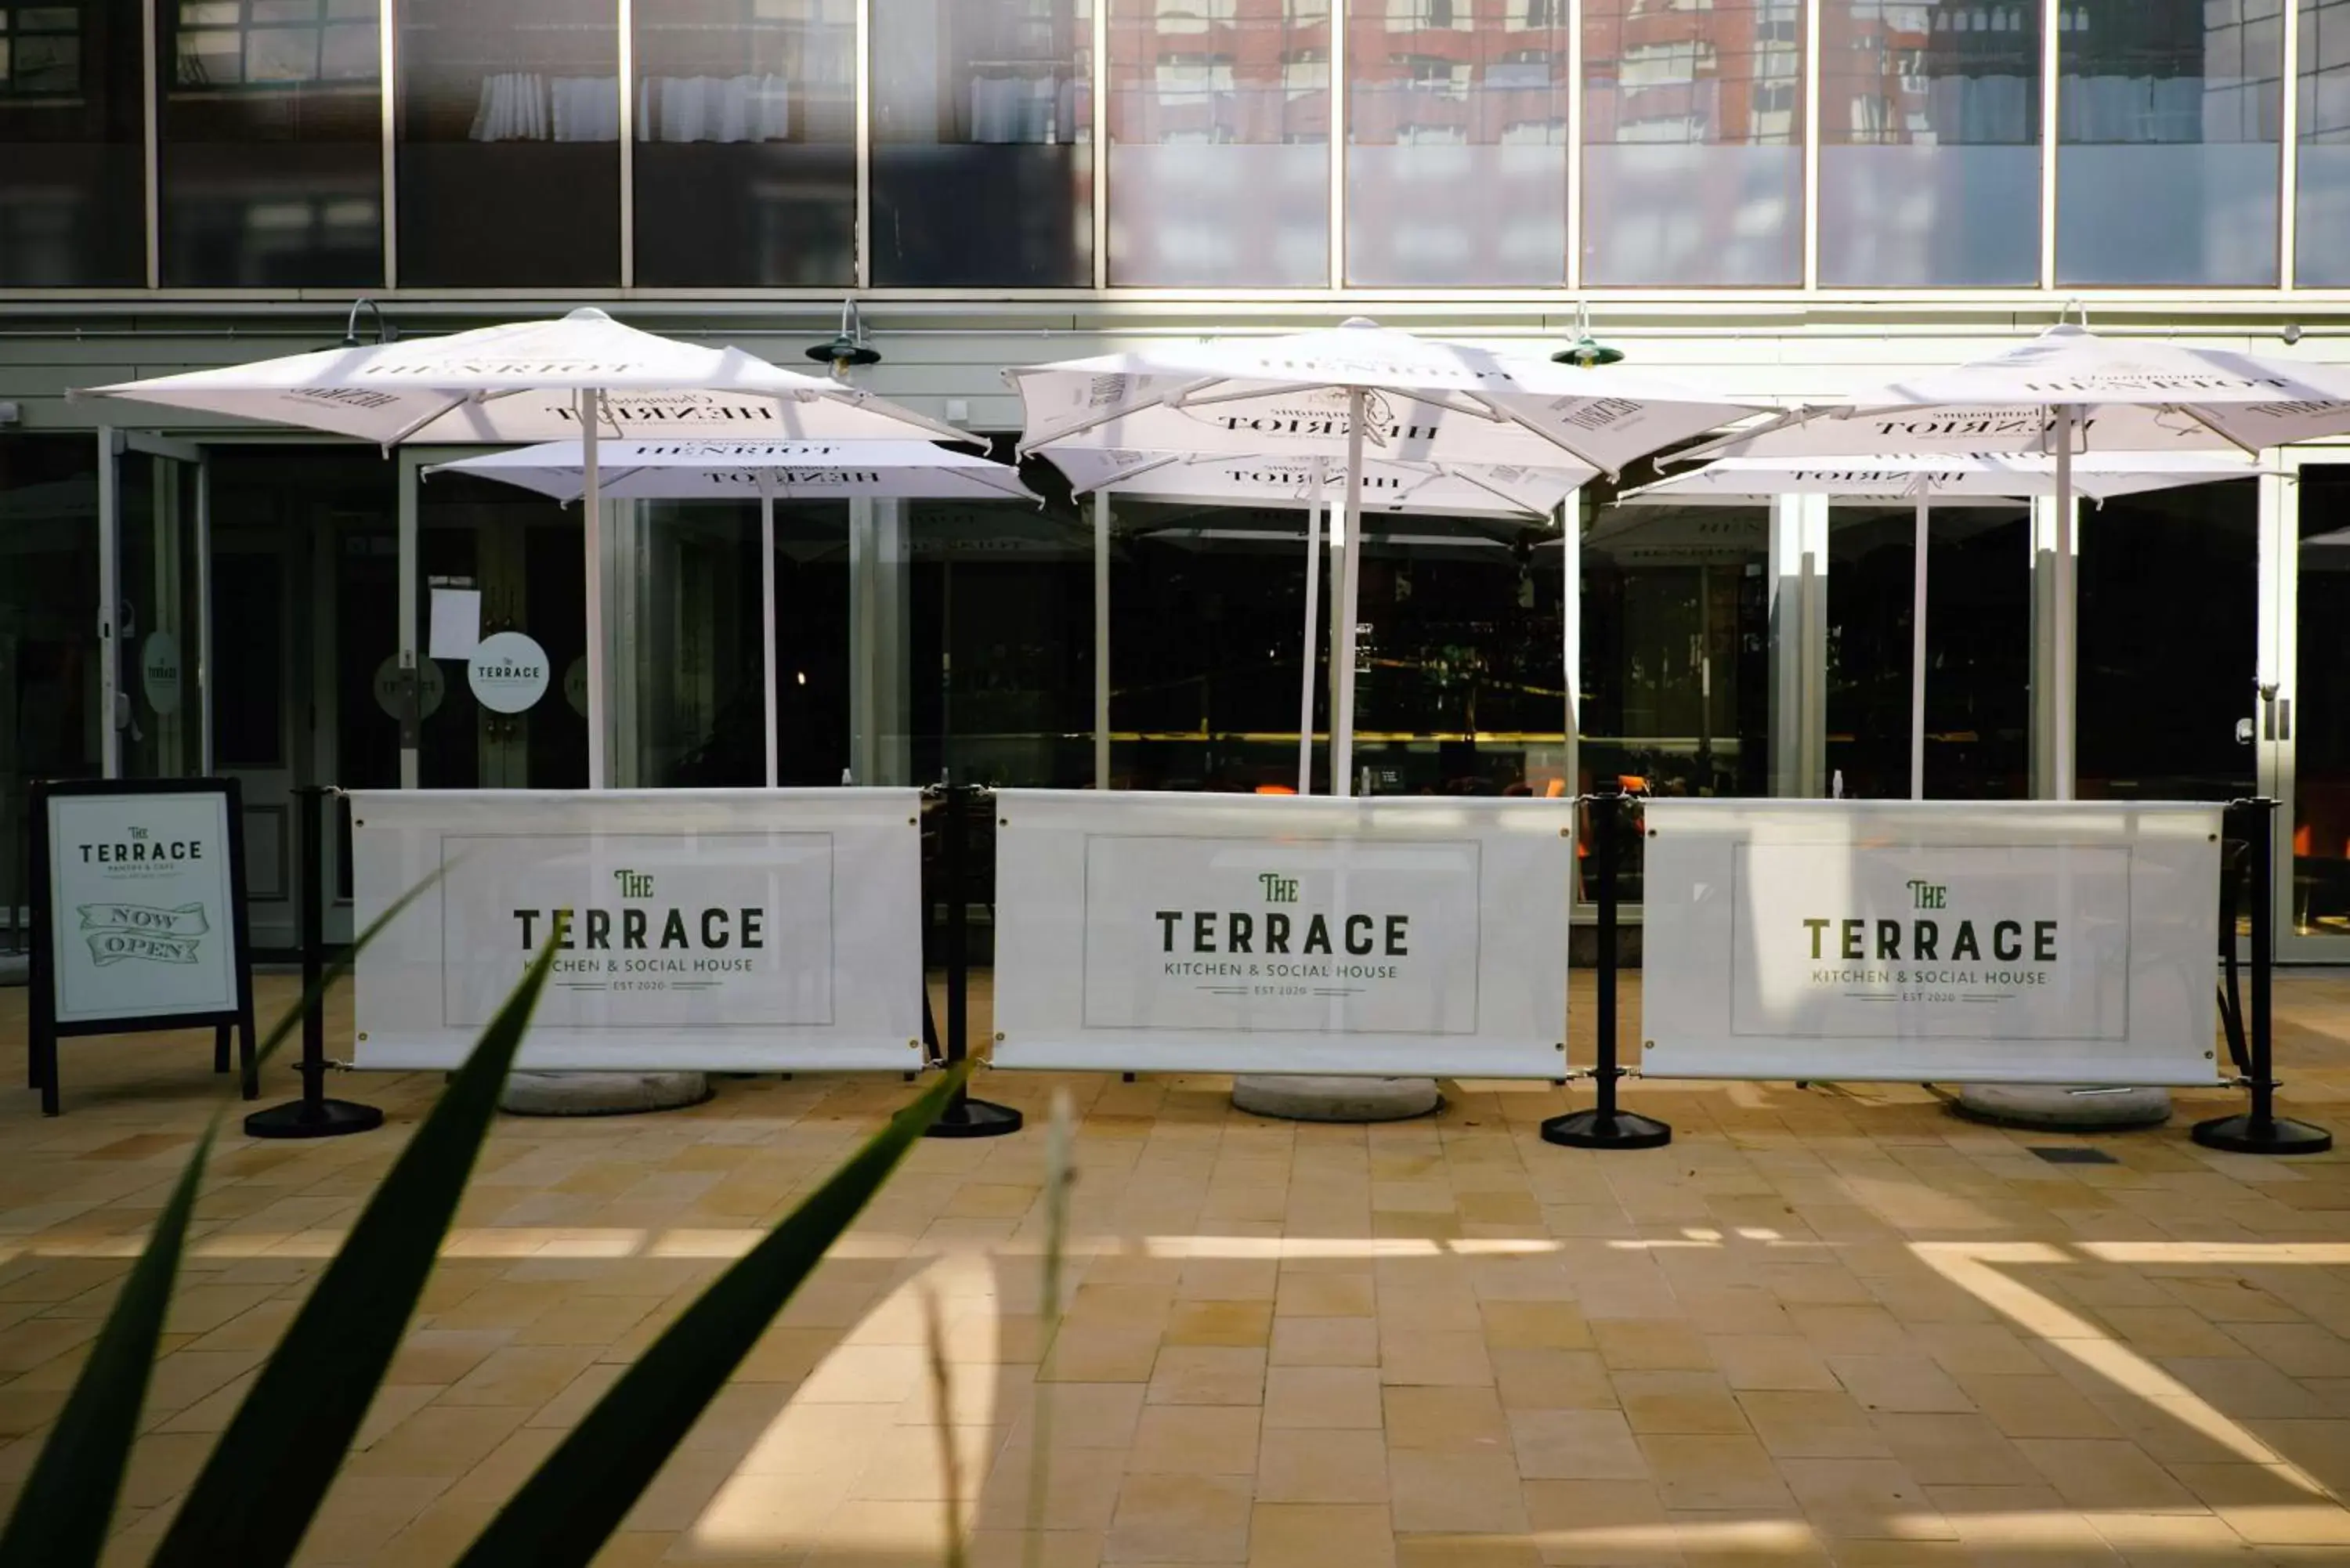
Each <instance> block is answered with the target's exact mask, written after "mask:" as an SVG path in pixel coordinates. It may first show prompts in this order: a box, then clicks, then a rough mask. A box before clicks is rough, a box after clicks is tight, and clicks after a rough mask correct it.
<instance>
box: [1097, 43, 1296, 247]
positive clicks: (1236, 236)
mask: <svg viewBox="0 0 2350 1568" xmlns="http://www.w3.org/2000/svg"><path fill="white" fill-rule="evenodd" d="M1109 5H1110V13H1109V20H1110V39H1109V57H1110V84H1111V85H1110V101H1109V140H1110V153H1109V190H1110V212H1109V276H1110V281H1111V282H1112V283H1118V284H1170V285H1183V284H1188V285H1193V286H1212V285H1221V284H1232V285H1236V286H1267V287H1283V288H1312V287H1319V286H1323V285H1325V284H1327V283H1328V282H1329V281H1330V162H1329V144H1330V5H1329V0H1258V3H1255V4H1251V3H1250V0H1109ZM1235 192H1248V199H1247V200H1245V201H1238V202H1236V201H1234V200H1233V199H1232V197H1233V195H1234V193H1235Z"/></svg>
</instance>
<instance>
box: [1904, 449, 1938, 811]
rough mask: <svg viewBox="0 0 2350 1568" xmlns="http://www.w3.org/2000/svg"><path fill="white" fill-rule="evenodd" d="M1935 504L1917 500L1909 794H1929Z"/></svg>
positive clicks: (1912, 578) (1911, 617)
mask: <svg viewBox="0 0 2350 1568" xmlns="http://www.w3.org/2000/svg"><path fill="white" fill-rule="evenodd" d="M1933 510H1934V504H1933V503H1932V502H1931V501H1929V500H1927V499H1926V498H1925V497H1923V496H1920V497H1918V546H1917V548H1918V564H1917V566H1916V568H1915V569H1914V570H1913V571H1912V572H1911V573H1910V580H1909V798H1910V799H1911V800H1923V799H1925V798H1926V542H1927V540H1928V539H1929V537H1930V536H1931V528H1930V526H1929V519H1930V517H1931V516H1932V514H1933Z"/></svg>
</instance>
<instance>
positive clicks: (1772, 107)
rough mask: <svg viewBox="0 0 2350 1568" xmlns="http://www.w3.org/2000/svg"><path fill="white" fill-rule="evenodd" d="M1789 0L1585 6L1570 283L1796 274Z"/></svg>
mask: <svg viewBox="0 0 2350 1568" xmlns="http://www.w3.org/2000/svg"><path fill="white" fill-rule="evenodd" d="M1803 53H1804V16H1803V6H1802V5H1801V3H1800V0H1721V4H1718V5H1702V6H1690V7H1687V8H1682V7H1678V6H1676V7H1672V8H1667V7H1664V6H1660V5H1652V4H1648V0H1586V4H1585V5H1584V9H1583V71H1584V81H1585V93H1584V104H1583V115H1584V120H1583V124H1584V140H1585V142H1586V145H1585V147H1584V151H1583V174H1584V185H1583V254H1584V276H1585V278H1586V280H1588V281H1589V282H1592V283H1595V284H1603V285H1605V284H1630V285H1644V286H1657V285H1667V286H1669V285H1702V284H1792V283H1799V282H1801V281H1802V279H1803V227H1804V225H1803V202H1804V159H1803V140H1804V135H1803V131H1804V126H1803V110H1804V101H1803Z"/></svg>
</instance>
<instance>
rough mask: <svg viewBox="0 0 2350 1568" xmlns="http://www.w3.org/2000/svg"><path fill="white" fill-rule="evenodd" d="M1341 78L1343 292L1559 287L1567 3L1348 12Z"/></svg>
mask: <svg viewBox="0 0 2350 1568" xmlns="http://www.w3.org/2000/svg"><path fill="white" fill-rule="evenodd" d="M1347 77H1348V78H1350V79H1349V81H1348V83H1347V280H1348V281H1349V282H1351V283H1357V284H1368V285H1381V284H1386V285H1399V286H1414V285H1419V286H1461V285H1471V284H1528V285H1540V284H1557V283H1563V282H1565V278H1566V99H1567V29H1566V7H1565V5H1552V4H1550V3H1549V0H1386V3H1385V4H1384V5H1357V6H1356V7H1355V9H1354V11H1353V13H1352V14H1351V21H1350V23H1349V31H1348V33H1347Z"/></svg>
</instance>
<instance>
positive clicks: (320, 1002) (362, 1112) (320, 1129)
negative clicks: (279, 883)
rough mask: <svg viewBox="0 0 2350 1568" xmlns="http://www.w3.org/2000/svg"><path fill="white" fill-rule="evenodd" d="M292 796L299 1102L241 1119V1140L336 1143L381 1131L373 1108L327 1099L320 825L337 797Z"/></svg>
mask: <svg viewBox="0 0 2350 1568" xmlns="http://www.w3.org/2000/svg"><path fill="white" fill-rule="evenodd" d="M294 793H295V794H296V795H298V796H300V797H301V802H302V871H303V875H304V876H306V877H307V878H308V879H309V887H308V888H307V890H306V892H305V895H304V897H303V899H302V994H303V995H304V996H305V997H307V998H308V1000H309V1005H308V1006H307V1007H305V1008H304V1009H303V1010H302V1064H301V1067H300V1069H299V1070H300V1072H301V1074H302V1097H301V1098H300V1099H298V1100H288V1101H286V1103H285V1104H284V1105H282V1106H270V1107H269V1108H268V1109H267V1110H265V1111H255V1112H254V1113H253V1114H252V1115H251V1116H247V1117H245V1118H244V1132H245V1136H246V1137H342V1136H343V1135H344V1134H345V1133H359V1132H367V1131H369V1130H370V1129H372V1128H375V1127H381V1126H383V1113H382V1112H381V1111H380V1110H378V1109H376V1107H375V1106H361V1105H354V1104H352V1103H351V1102H350V1101H348V1100H330V1099H328V1098H327V999H326V998H325V997H323V996H320V995H317V989H318V976H319V975H320V974H321V973H323V972H324V971H325V970H326V967H327V897H328V888H330V887H331V886H332V885H333V878H332V877H328V875H327V865H326V858H327V857H326V840H327V836H326V831H325V826H324V824H323V823H322V822H321V820H320V819H321V818H322V817H323V816H324V815H325V814H326V803H327V798H328V796H329V795H332V794H336V793H338V792H337V791H336V790H334V789H333V788H332V787H331V786H329V785H325V784H304V785H302V786H301V787H300V788H298V789H296V791H295V792H294Z"/></svg>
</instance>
